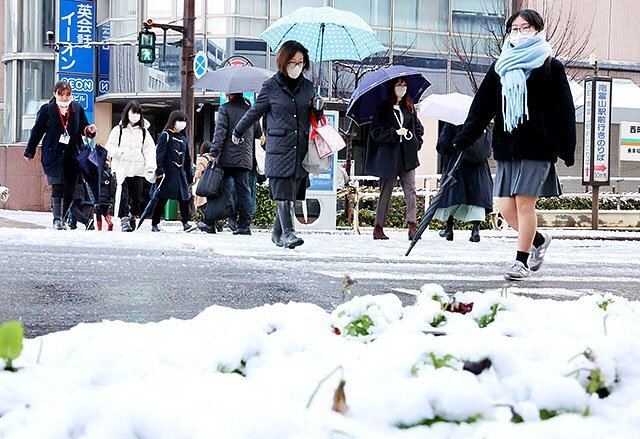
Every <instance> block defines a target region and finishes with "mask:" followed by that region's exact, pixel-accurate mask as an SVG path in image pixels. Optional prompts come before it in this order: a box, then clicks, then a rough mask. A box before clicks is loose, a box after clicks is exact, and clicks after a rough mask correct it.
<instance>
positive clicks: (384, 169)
mask: <svg viewBox="0 0 640 439" xmlns="http://www.w3.org/2000/svg"><path fill="white" fill-rule="evenodd" d="M387 96H388V99H387V100H386V101H384V102H383V103H382V104H381V105H380V106H379V107H378V109H377V110H376V112H375V114H374V116H373V120H372V121H371V130H370V132H369V142H368V145H367V150H366V158H365V163H366V172H367V174H371V175H375V176H376V177H379V178H380V197H379V198H378V204H377V206H376V220H375V226H374V228H373V239H389V238H388V237H387V236H386V235H385V234H384V229H383V227H384V224H385V222H386V221H387V213H388V211H389V204H390V203H391V193H392V191H393V187H394V186H395V185H396V179H397V178H398V177H400V184H401V185H402V191H403V192H404V199H405V202H406V203H407V214H406V218H407V224H408V226H409V239H413V237H414V235H415V233H416V227H417V224H416V171H415V169H416V168H417V167H418V166H419V165H420V162H419V161H418V151H419V150H420V148H421V147H422V135H423V134H424V128H423V127H422V124H421V123H420V119H418V115H417V114H416V111H415V109H414V107H413V103H412V102H411V98H410V97H409V95H408V94H407V81H406V80H405V79H404V78H398V79H396V80H393V81H389V83H388V88H387Z"/></svg>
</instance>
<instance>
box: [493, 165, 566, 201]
mask: <svg viewBox="0 0 640 439" xmlns="http://www.w3.org/2000/svg"><path fill="white" fill-rule="evenodd" d="M561 194H562V189H561V188H560V180H559V179H558V174H557V173H556V167H555V165H554V164H553V163H551V162H547V161H542V160H513V161H510V162H506V161H498V162H497V167H496V181H495V183H494V185H493V196H494V197H513V196H514V195H529V196H532V197H556V196H558V195H561Z"/></svg>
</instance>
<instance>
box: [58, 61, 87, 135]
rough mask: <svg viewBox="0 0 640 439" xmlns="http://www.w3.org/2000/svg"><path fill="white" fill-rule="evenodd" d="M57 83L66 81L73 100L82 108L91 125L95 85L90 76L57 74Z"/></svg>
mask: <svg viewBox="0 0 640 439" xmlns="http://www.w3.org/2000/svg"><path fill="white" fill-rule="evenodd" d="M57 76H58V77H57V79H56V80H57V81H66V82H68V83H69V85H70V86H71V90H72V94H71V95H72V96H73V100H74V101H76V102H78V103H79V104H80V105H82V108H84V112H85V114H86V115H87V119H88V120H89V122H90V123H93V113H94V100H95V83H94V80H93V77H92V76H83V75H76V74H67V73H58V75H57Z"/></svg>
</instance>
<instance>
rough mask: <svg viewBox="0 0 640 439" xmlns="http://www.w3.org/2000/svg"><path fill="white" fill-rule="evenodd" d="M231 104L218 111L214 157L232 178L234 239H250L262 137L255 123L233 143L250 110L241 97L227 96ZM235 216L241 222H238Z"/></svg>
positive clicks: (231, 223)
mask: <svg viewBox="0 0 640 439" xmlns="http://www.w3.org/2000/svg"><path fill="white" fill-rule="evenodd" d="M227 96H228V98H229V102H227V103H226V104H224V105H222V106H221V107H220V109H219V110H218V118H217V120H216V131H215V134H214V136H213V148H211V154H212V155H213V156H214V157H217V158H218V164H219V165H220V166H221V167H222V169H223V170H224V175H225V178H233V183H234V187H235V195H236V197H235V200H236V203H235V204H236V212H235V213H234V216H233V217H230V218H229V219H228V222H229V226H230V227H231V229H232V230H233V234H234V235H251V229H250V228H249V226H250V225H251V188H250V187H249V174H250V173H251V170H252V169H253V161H254V157H253V156H254V149H255V139H256V138H260V137H261V136H262V128H260V123H259V122H256V123H255V124H254V125H253V126H252V127H249V129H248V130H247V132H246V133H245V134H244V139H243V141H242V142H240V143H239V144H237V145H236V144H234V143H233V141H232V140H231V133H232V132H233V129H234V128H235V127H236V125H237V124H238V122H240V119H242V116H244V115H245V114H246V112H247V111H248V110H249V108H251V105H250V103H249V102H248V101H246V100H245V99H244V97H243V96H242V93H228V94H227ZM236 216H237V217H238V218H236Z"/></svg>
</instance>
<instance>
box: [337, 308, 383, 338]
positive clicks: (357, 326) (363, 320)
mask: <svg viewBox="0 0 640 439" xmlns="http://www.w3.org/2000/svg"><path fill="white" fill-rule="evenodd" d="M338 316H340V314H338ZM373 325H374V323H373V320H371V317H369V316H368V315H367V314H362V315H361V316H360V317H358V318H357V319H355V320H352V321H350V322H349V323H347V325H346V326H345V327H344V329H345V330H346V332H347V335H351V336H352V337H358V336H365V335H369V328H371V327H372V326H373Z"/></svg>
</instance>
